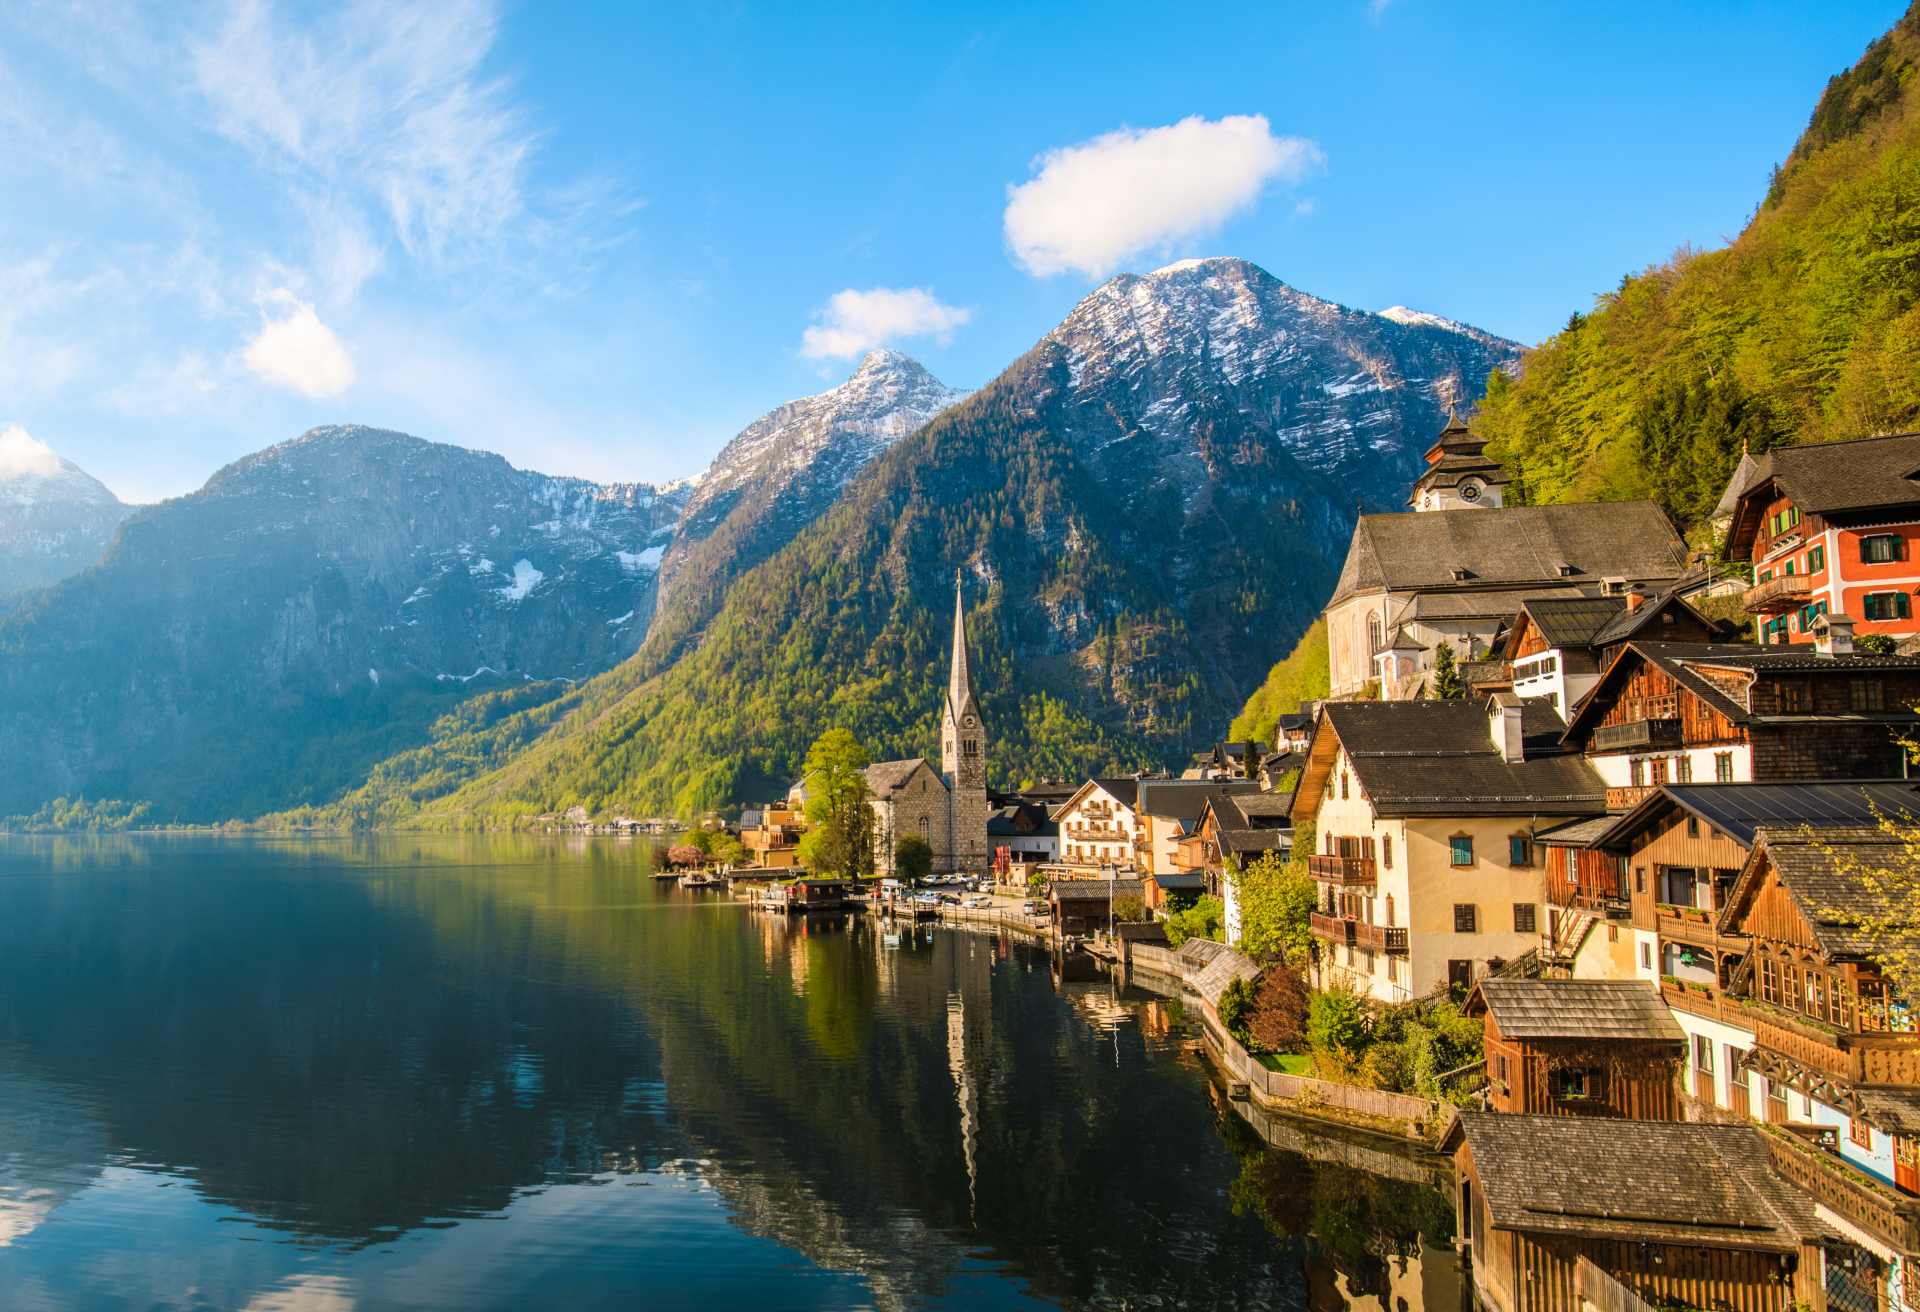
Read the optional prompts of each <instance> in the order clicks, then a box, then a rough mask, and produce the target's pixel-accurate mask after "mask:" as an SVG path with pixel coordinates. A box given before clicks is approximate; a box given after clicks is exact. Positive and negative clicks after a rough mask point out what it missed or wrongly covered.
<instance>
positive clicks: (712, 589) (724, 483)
mask: <svg viewBox="0 0 1920 1312" xmlns="http://www.w3.org/2000/svg"><path fill="white" fill-rule="evenodd" d="M966 395H967V394H966V393H965V392H963V391H957V390H955V389H954V388H951V387H948V386H947V385H946V384H945V383H943V382H941V381H940V380H939V379H938V378H935V377H934V376H933V375H932V374H931V373H929V372H928V371H927V369H926V368H925V367H924V366H923V365H921V364H920V363H919V362H918V361H916V360H913V359H911V358H909V357H907V356H905V355H902V354H901V353H900V352H898V351H892V350H884V349H883V350H877V351H872V352H869V353H868V355H867V356H866V358H865V359H863V360H862V361H861V362H860V367H859V368H858V369H856V370H855V371H854V373H853V376H852V377H851V378H849V379H847V381H846V382H844V383H841V384H840V385H839V386H837V387H833V388H830V389H828V390H827V391H824V392H821V393H819V394H818V395H815V396H805V397H801V398H800V399H799V400H797V401H789V402H787V403H786V404H785V405H783V406H780V407H779V408H777V409H775V410H772V411H770V412H768V413H767V414H765V415H762V416H761V417H760V418H758V419H756V420H754V421H753V423H751V424H749V425H747V426H746V427H745V428H744V429H742V430H741V431H740V433H739V435H738V436H736V437H735V438H734V439H733V440H732V441H730V442H728V443H727V445H726V446H725V447H723V448H722V449H721V451H720V454H719V455H717V456H715V457H714V460H713V464H712V465H711V466H709V468H708V469H707V471H706V473H704V474H702V475H701V476H700V478H699V479H698V486H697V487H696V488H695V489H694V491H693V494H692V496H691V497H690V498H689V499H688V501H687V509H686V514H685V516H684V518H683V519H682V520H681V522H680V527H679V532H678V534H677V535H676V537H675V540H674V543H673V546H672V547H671V548H670V549H669V550H668V552H667V557H666V560H665V562H664V565H663V569H662V574H661V579H660V618H659V622H658V625H657V627H658V629H659V632H658V633H657V635H656V636H655V637H654V638H653V639H651V641H650V646H651V647H652V648H653V649H654V650H656V651H660V652H662V653H665V652H667V651H670V650H671V649H673V648H675V647H676V646H677V645H678V644H679V643H680V642H681V641H682V640H684V639H685V638H686V637H688V636H690V635H691V634H692V633H693V632H694V631H695V630H697V628H698V627H699V625H701V624H702V623H704V622H705V620H706V619H707V618H708V617H709V616H710V615H711V614H712V612H713V610H714V608H715V607H717V606H718V604H719V601H720V595H721V593H722V592H723V591H724V589H725V587H726V584H727V582H728V581H729V580H731V579H732V578H734V577H735V576H737V575H739V574H742V573H744V572H746V571H747V570H750V569H752V568H753V567H754V566H755V565H758V564H759V563H760V562H761V561H763V560H766V559H767V558H768V557H769V556H771V555H773V554H774V553H775V552H776V551H778V550H779V549H780V548H781V547H783V546H785V545H786V544H787V543H788V542H789V541H791V540H792V539H793V536H794V534H796V533H798V532H799V531H800V530H801V529H803V528H805V527H806V526H807V525H808V524H811V523H812V522H813V521H814V520H815V519H817V518H819V516H820V515H821V513H822V512H824V511H825V510H826V509H827V507H829V506H831V505H832V504H833V503H834V501H835V500H836V499H837V498H838V497H839V495H840V492H841V490H842V489H843V488H845V487H846V485H847V482H848V480H850V479H852V478H853V477H854V475H856V474H858V473H859V472H860V471H861V470H862V469H864V468H866V466H867V465H868V464H869V463H870V462H872V460H873V459H874V457H875V456H877V455H879V454H880V453H881V452H882V451H885V450H886V449H887V448H888V447H890V446H892V445H893V444H894V443H895V442H898V441H899V440H900V439H901V438H903V437H905V436H906V435H907V434H908V433H911V432H913V431H914V430H915V429H917V428H919V427H921V426H922V425H923V424H925V423H926V422H927V421H928V420H929V419H932V418H933V417H934V416H935V415H937V414H939V413H940V412H941V411H942V410H945V409H946V408H947V407H948V406H950V405H953V404H954V403H955V402H957V401H959V400H961V399H963V398H964V397H965V396H966Z"/></svg>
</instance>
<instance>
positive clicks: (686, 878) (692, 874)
mask: <svg viewBox="0 0 1920 1312" xmlns="http://www.w3.org/2000/svg"><path fill="white" fill-rule="evenodd" d="M721 883H722V880H721V879H720V877H719V876H718V875H710V874H708V873H707V872H706V871H704V870H690V871H688V872H687V873H686V874H684V875H682V876H680V887H682V888H718V887H719V886H720V884H721Z"/></svg>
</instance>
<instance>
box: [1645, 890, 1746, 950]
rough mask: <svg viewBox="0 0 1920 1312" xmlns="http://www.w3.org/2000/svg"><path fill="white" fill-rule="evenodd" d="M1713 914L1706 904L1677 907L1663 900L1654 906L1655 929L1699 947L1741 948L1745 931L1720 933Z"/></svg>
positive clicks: (1744, 946)
mask: <svg viewBox="0 0 1920 1312" xmlns="http://www.w3.org/2000/svg"><path fill="white" fill-rule="evenodd" d="M1714 920H1715V913H1714V912H1712V911H1709V910H1707V909H1706V908H1705V907H1689V906H1678V905H1675V904H1673V903H1671V902H1662V903H1659V904H1657V905H1656V906H1655V907H1654V909H1653V923H1654V928H1655V929H1657V930H1659V931H1660V937H1661V938H1663V939H1671V940H1673V941H1674V942H1676V943H1689V944H1692V945H1693V946H1694V947H1699V948H1720V947H1726V948H1733V949H1737V950H1740V951H1744V950H1745V949H1746V946H1747V942H1748V940H1747V936H1746V935H1745V934H1722V933H1719V932H1718V931H1717V930H1716V929H1715V928H1714Z"/></svg>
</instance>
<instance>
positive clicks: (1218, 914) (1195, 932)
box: [1167, 894, 1226, 948]
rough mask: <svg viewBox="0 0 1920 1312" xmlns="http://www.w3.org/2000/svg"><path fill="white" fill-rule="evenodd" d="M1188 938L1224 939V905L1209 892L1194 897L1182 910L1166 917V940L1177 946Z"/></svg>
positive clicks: (1218, 940)
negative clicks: (1191, 902)
mask: <svg viewBox="0 0 1920 1312" xmlns="http://www.w3.org/2000/svg"><path fill="white" fill-rule="evenodd" d="M1190 938H1210V939H1213V940H1215V941H1216V942H1224V941H1225V939H1226V907H1225V906H1224V905H1222V903H1221V901H1220V899H1219V898H1217V897H1214V896H1213V895H1211V894H1207V895H1205V896H1203V897H1198V898H1195V899H1194V902H1193V905H1192V906H1190V907H1188V908H1187V909H1186V910H1184V911H1176V912H1174V913H1173V914H1172V915H1171V916H1168V917H1167V942H1168V943H1170V944H1172V945H1173V946H1174V947H1176V948H1177V947H1179V946H1180V945H1181V944H1182V943H1185V942H1186V941H1187V940H1188V939H1190Z"/></svg>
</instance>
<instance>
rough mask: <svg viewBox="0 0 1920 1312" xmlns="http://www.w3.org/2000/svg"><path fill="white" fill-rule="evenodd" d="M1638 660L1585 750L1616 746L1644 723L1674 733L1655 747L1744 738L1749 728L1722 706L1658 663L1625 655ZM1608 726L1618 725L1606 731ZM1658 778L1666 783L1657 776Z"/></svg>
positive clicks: (1654, 729) (1649, 728)
mask: <svg viewBox="0 0 1920 1312" xmlns="http://www.w3.org/2000/svg"><path fill="white" fill-rule="evenodd" d="M1621 659H1623V660H1632V661H1634V662H1635V665H1634V667H1633V668H1631V669H1630V670H1629V672H1628V673H1627V675H1626V676H1625V679H1624V682H1623V683H1622V684H1621V686H1620V690H1619V692H1618V693H1617V694H1616V695H1615V697H1614V699H1613V704H1612V705H1611V706H1609V707H1608V708H1607V711H1606V714H1604V715H1602V716H1601V717H1600V720H1599V722H1598V724H1597V725H1596V726H1595V728H1594V731H1593V732H1592V733H1590V734H1589V735H1588V737H1587V752H1588V754H1589V755H1592V754H1594V753H1596V752H1602V751H1612V750H1617V747H1616V746H1615V745H1614V744H1613V742H1612V739H1614V738H1617V737H1618V736H1620V735H1621V734H1624V733H1627V732H1628V731H1630V730H1637V729H1638V727H1639V726H1641V725H1643V724H1644V725H1646V726H1647V732H1648V733H1649V734H1650V735H1653V736H1658V735H1660V734H1671V735H1672V736H1673V738H1672V741H1671V742H1668V743H1654V744H1652V745H1653V746H1656V747H1657V746H1671V747H1707V746H1715V745H1719V744H1731V743H1741V742H1745V741H1746V730H1745V729H1744V728H1743V727H1742V726H1740V725H1737V724H1735V723H1734V722H1733V721H1732V720H1730V719H1729V718H1727V716H1726V714H1725V713H1724V712H1722V711H1721V710H1720V709H1719V708H1718V707H1715V706H1710V705H1708V704H1707V702H1706V701H1704V700H1703V699H1702V698H1701V697H1699V696H1698V695H1697V694H1695V693H1694V692H1693V691H1692V690H1691V689H1689V688H1685V687H1682V686H1681V684H1680V682H1679V680H1677V679H1675V678H1674V677H1673V676H1672V675H1671V674H1669V673H1668V672H1667V671H1665V670H1663V669H1661V668H1660V667H1659V666H1658V665H1655V664H1653V663H1652V662H1650V661H1647V660H1645V659H1642V658H1640V657H1639V656H1637V655H1623V656H1622V657H1621ZM1608 729H1614V730H1616V733H1615V734H1612V735H1610V734H1608V733H1606V732H1605V731H1606V730H1608ZM1655 782H1665V781H1664V780H1657V781H1655Z"/></svg>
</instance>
